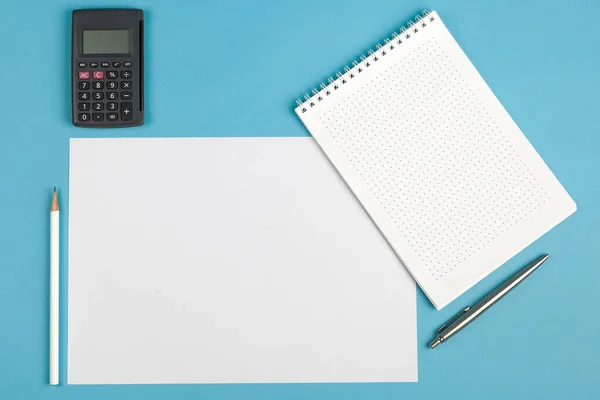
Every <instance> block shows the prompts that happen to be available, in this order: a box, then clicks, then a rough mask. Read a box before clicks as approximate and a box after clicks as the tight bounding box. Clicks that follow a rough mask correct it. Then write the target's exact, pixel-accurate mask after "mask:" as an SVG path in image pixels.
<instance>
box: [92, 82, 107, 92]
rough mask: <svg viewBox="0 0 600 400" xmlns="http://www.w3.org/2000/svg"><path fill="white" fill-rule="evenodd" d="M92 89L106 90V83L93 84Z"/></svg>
mask: <svg viewBox="0 0 600 400" xmlns="http://www.w3.org/2000/svg"><path fill="white" fill-rule="evenodd" d="M92 87H93V88H94V90H102V89H104V82H94V83H92Z"/></svg>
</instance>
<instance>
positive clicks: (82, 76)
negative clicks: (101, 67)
mask: <svg viewBox="0 0 600 400" xmlns="http://www.w3.org/2000/svg"><path fill="white" fill-rule="evenodd" d="M79 79H90V71H79Z"/></svg>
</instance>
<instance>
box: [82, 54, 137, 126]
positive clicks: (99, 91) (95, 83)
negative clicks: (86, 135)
mask: <svg viewBox="0 0 600 400" xmlns="http://www.w3.org/2000/svg"><path fill="white" fill-rule="evenodd" d="M76 65H77V67H78V71H77V75H76V78H78V79H77V95H76V97H77V110H78V111H79V112H78V114H77V119H78V120H79V121H80V122H91V121H94V122H100V121H107V122H118V121H132V120H133V114H134V110H133V101H132V100H133V81H132V79H133V71H132V69H131V68H132V63H131V61H122V62H120V61H115V62H108V61H91V62H78V63H77V64H76ZM88 66H89V67H88ZM108 69H110V70H108Z"/></svg>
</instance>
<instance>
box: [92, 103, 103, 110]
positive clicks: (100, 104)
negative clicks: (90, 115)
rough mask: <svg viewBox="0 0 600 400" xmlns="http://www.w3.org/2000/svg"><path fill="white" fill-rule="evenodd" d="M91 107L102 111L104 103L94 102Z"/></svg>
mask: <svg viewBox="0 0 600 400" xmlns="http://www.w3.org/2000/svg"><path fill="white" fill-rule="evenodd" d="M92 108H93V109H94V111H102V110H104V103H94V104H92Z"/></svg>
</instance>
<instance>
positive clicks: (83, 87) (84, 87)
mask: <svg viewBox="0 0 600 400" xmlns="http://www.w3.org/2000/svg"><path fill="white" fill-rule="evenodd" d="M77 87H78V88H79V90H89V88H90V83H89V82H85V81H84V82H79V83H78V84H77Z"/></svg>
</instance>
